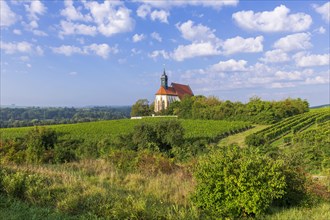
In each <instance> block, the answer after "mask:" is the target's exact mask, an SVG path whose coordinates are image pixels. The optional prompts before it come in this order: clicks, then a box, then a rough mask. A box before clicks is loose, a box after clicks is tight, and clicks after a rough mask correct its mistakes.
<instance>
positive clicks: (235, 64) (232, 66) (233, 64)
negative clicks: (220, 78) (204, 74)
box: [209, 59, 247, 72]
mask: <svg viewBox="0 0 330 220" xmlns="http://www.w3.org/2000/svg"><path fill="white" fill-rule="evenodd" d="M246 64H247V61H246V60H238V61H236V60H234V59H230V60H227V61H220V62H219V63H217V64H214V65H212V66H211V67H210V68H209V69H210V70H211V71H216V72H234V71H235V72H240V71H246V70H247V68H246Z"/></svg>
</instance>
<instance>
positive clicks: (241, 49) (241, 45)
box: [222, 36, 264, 55]
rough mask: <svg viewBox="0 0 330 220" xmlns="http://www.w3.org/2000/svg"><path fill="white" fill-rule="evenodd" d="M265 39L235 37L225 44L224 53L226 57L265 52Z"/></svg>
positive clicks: (261, 37) (259, 37)
mask: <svg viewBox="0 0 330 220" xmlns="http://www.w3.org/2000/svg"><path fill="white" fill-rule="evenodd" d="M263 40H264V37H263V36H258V37H256V38H246V39H244V38H242V37H239V36H237V37H234V38H230V39H227V40H225V41H224V42H223V45H222V47H223V53H224V54H226V55H229V54H234V53H257V52H261V51H263V44H262V42H263Z"/></svg>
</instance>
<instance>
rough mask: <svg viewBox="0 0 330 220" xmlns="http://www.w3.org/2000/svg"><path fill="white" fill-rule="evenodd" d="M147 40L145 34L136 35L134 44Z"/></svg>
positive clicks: (133, 38)
mask: <svg viewBox="0 0 330 220" xmlns="http://www.w3.org/2000/svg"><path fill="white" fill-rule="evenodd" d="M144 38H145V36H144V34H134V36H133V37H132V40H133V42H134V43H136V42H139V41H142V40H143V39H144Z"/></svg>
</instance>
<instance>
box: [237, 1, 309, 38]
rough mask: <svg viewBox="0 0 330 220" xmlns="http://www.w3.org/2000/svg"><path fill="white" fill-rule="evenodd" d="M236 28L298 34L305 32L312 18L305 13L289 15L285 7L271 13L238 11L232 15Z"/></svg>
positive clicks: (288, 10)
mask: <svg viewBox="0 0 330 220" xmlns="http://www.w3.org/2000/svg"><path fill="white" fill-rule="evenodd" d="M232 18H233V19H234V21H235V22H236V23H237V24H238V26H240V27H242V28H244V29H247V30H253V31H262V32H281V31H291V32H298V31H304V30H307V29H308V28H309V27H310V25H311V24H312V17H311V16H310V15H308V14H305V13H295V14H290V9H289V8H287V7H286V6H285V5H280V6H278V7H276V8H275V9H274V10H273V11H263V12H256V13H255V12H253V11H240V12H236V13H234V14H233V15H232Z"/></svg>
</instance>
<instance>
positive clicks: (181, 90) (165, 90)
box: [154, 69, 194, 112]
mask: <svg viewBox="0 0 330 220" xmlns="http://www.w3.org/2000/svg"><path fill="white" fill-rule="evenodd" d="M160 79H161V86H160V88H159V90H158V91H157V93H156V98H155V109H154V111H155V112H160V111H162V110H165V109H167V108H168V106H169V105H170V104H171V103H172V102H175V101H180V100H181V99H182V98H183V97H184V96H185V95H189V96H193V95H194V94H193V92H192V90H191V88H190V86H189V85H183V84H179V83H172V84H171V86H168V77H167V75H166V72H165V69H164V72H163V75H162V76H161V78H160Z"/></svg>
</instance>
